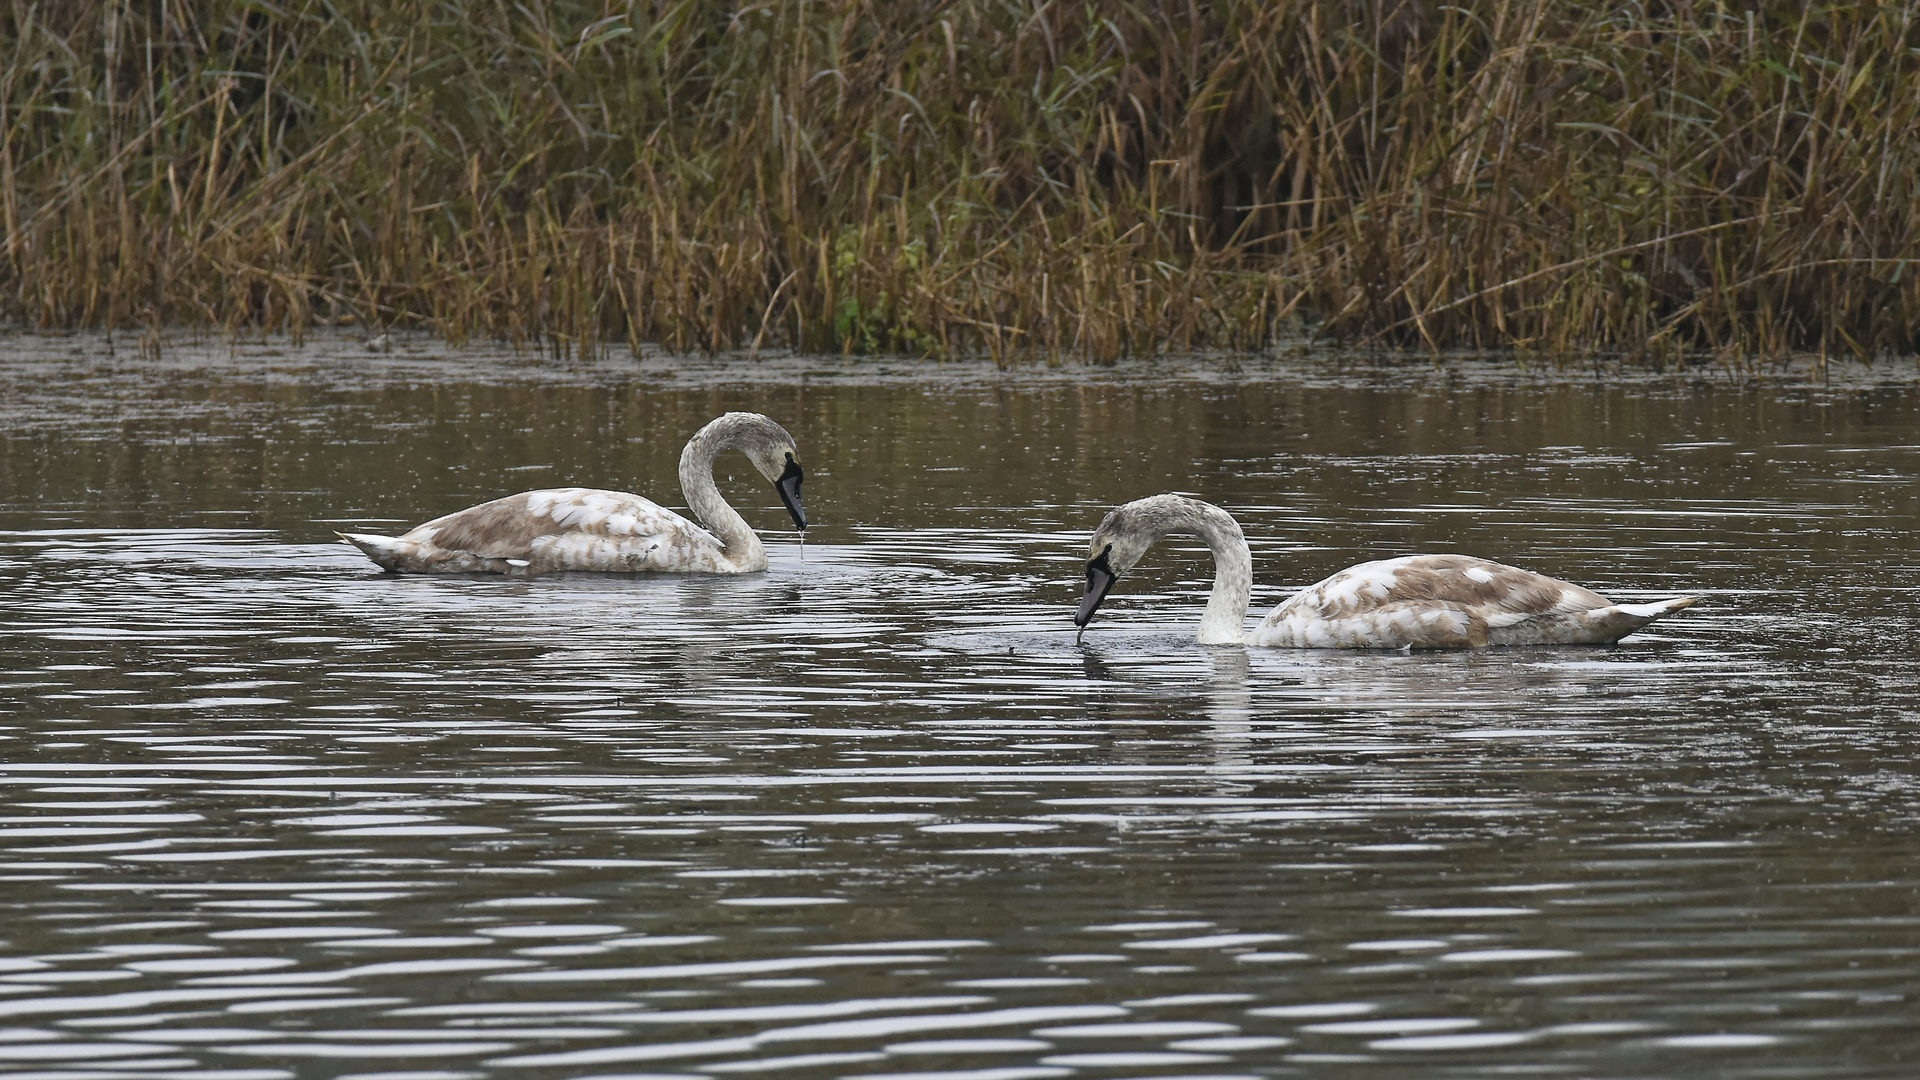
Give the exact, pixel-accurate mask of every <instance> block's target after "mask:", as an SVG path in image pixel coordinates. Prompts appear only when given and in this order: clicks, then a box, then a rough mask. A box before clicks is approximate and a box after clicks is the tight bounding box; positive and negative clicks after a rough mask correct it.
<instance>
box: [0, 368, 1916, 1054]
mask: <svg viewBox="0 0 1920 1080" xmlns="http://www.w3.org/2000/svg"><path fill="white" fill-rule="evenodd" d="M730 408H751V409H756V410H760V411H764V412H767V413H769V414H771V415H772V416H774V417H775V418H777V419H779V420H780V421H782V422H783V423H784V424H785V425H786V426H787V427H788V428H789V429H790V430H791V431H792V432H793V433H794V434H795V436H796V437H797V438H798V440H799V442H800V444H801V447H802V448H803V450H804V452H805V454H806V457H807V464H808V466H809V475H808V481H807V498H808V503H809V509H810V510H811V512H812V516H813V517H814V518H815V519H816V522H817V524H816V527H815V528H813V529H811V530H810V532H809V539H808V542H807V544H806V546H805V549H804V551H803V550H802V548H801V547H800V546H799V545H798V544H797V543H795V542H794V538H793V536H792V534H791V533H790V532H788V531H787V530H786V528H785V524H784V514H783V513H782V512H781V511H780V508H779V505H778V502H777V500H776V499H775V497H774V493H773V492H772V491H771V490H770V489H769V488H768V487H767V485H765V484H764V483H763V482H761V481H760V479H759V478H758V476H757V475H755V474H754V473H753V472H752V470H751V468H750V467H748V466H747V464H746V462H745V459H744V458H737V457H736V458H734V459H731V460H725V461H723V463H722V468H721V486H722V489H723V490H724V491H726V492H727V493H728V494H729V495H730V496H732V497H733V498H734V499H735V501H736V504H737V505H739V506H741V507H742V509H743V512H744V513H745V514H746V516H747V517H748V519H749V520H750V521H752V522H753V523H754V524H755V525H756V526H759V527H761V528H763V529H764V530H766V531H765V534H764V535H766V537H767V538H768V540H769V543H770V546H771V550H772V557H773V568H772V569H771V570H770V571H769V572H767V573H766V574H764V575H756V576H752V577H748V578H744V579H730V580H715V579H704V580H702V579H696V578H674V577H644V578H619V577H606V576H554V577H547V578H537V579H533V580H507V579H497V578H496V579H484V578H467V577H449V578H409V577H391V576H385V575H382V574H380V573H378V572H377V571H376V570H375V568H374V567H372V566H371V565H370V564H369V563H367V561H366V560H365V559H363V558H362V557H360V556H359V555H358V554H357V553H356V552H354V551H352V550H351V549H349V548H347V547H345V546H342V545H340V544H339V543H337V542H333V532H332V530H334V529H336V528H356V529H369V530H375V531H381V530H390V531H398V530H399V529H400V528H401V527H403V526H405V525H408V524H411V523H413V522H417V521H419V520H422V519H424V518H426V517H429V516H433V515H437V514H440V513H443V512H446V511H449V510H453V509H457V508H459V507H461V506H464V505H467V504H470V503H472V502H476V501H479V500H481V499H485V498H490V497H493V496H495V495H499V494H505V493H508V492H511V491H516V490H522V489H525V488H529V487H540V486H558V485H563V484H586V485H593V486H605V487H619V488H625V489H628V490H634V491H638V492H641V493H643V494H646V495H648V496H650V497H653V498H655V499H657V500H659V501H661V502H663V503H667V504H670V505H671V504H677V503H678V502H679V494H678V492H677V490H675V484H674V482H673V479H672V477H673V468H674V463H675V461H676V460H677V458H678V454H679V449H680V445H681V443H682V442H683V441H684V439H685V438H686V436H687V435H688V434H689V433H690V432H692V431H693V430H694V429H695V428H697V427H698V426H699V425H700V424H701V423H703V422H704V421H705V420H707V419H709V418H710V417H712V416H713V415H715V414H717V413H718V412H720V411H723V410H726V409H730ZM0 419H3V421H4V423H3V424H0V598H3V599H0V642H4V644H3V645H0V648H4V664H0V667H3V668H4V671H0V680H3V681H0V709H4V711H3V712H0V912H4V914H5V915H6V921H5V923H4V925H0V1071H8V1070H11V1071H12V1072H13V1073H14V1074H15V1075H19V1076H48V1077H61V1078H65V1080H74V1078H80V1077H98V1078H115V1077H205V1078H209V1080H213V1078H222V1080H252V1078H259V1080H272V1078H279V1077H303V1078H304V1077H341V1076H355V1077H384V1078H388V1080H436V1078H447V1080H452V1078H458V1077H481V1076H485V1077H502V1078H522V1077H524V1078H528V1080H545V1078H558V1077H612V1076H626V1077H633V1076H704V1077H725V1076H731V1075H743V1076H760V1075H779V1076H796V1077H807V1078H813V1077H835V1076H915V1077H936V1076H938V1077H966V1078H975V1080H1020V1078H1027V1077H1035V1078H1039V1077H1067V1076H1077V1077H1128V1076H1156V1077H1172V1076H1184V1077H1199V1076H1293V1075H1314V1076H1319V1075H1328V1076H1332V1075H1338V1076H1354V1077H1380V1078H1387V1077H1392V1078H1401V1077H1405V1078H1409V1080H1411V1078H1416V1077H1421V1078H1424V1077H1484V1076H1575V1077H1587V1076H1593V1077H1667V1076H1673V1077H1696V1076H1713V1077H1756V1078H1759V1077H1906V1076H1911V1075H1913V1074H1914V1070H1915V1069H1916V1068H1920V1065H1916V1061H1917V1060H1920V891H1917V889H1920V836H1917V835H1916V832H1917V831H1920V830H1917V829H1916V824H1917V822H1920V780H1917V777H1920V770H1916V767H1915V761H1914V759H1915V753H1916V750H1920V674H1916V659H1917V657H1916V652H1917V651H1920V650H1917V649H1916V644H1917V642H1920V604H1917V602H1916V601H1920V591H1917V588H1916V580H1917V579H1916V570H1917V569H1920V552H1917V551H1916V548H1917V542H1916V528H1917V527H1920V498H1917V497H1916V495H1917V493H1916V478H1917V477H1920V389H1916V387H1915V385H1914V384H1913V382H1912V381H1911V379H1910V377H1907V375H1906V374H1905V373H1902V372H1894V373H1892V374H1888V373H1886V372H1881V373H1877V374H1874V375H1873V377H1871V378H1867V377H1856V378H1854V379H1853V380H1852V381H1851V382H1841V383H1837V384H1831V385H1819V384H1806V383H1800V382H1795V381H1791V380H1781V379H1763V380H1759V381H1743V380H1737V379H1731V378H1728V377H1726V376H1725V375H1724V374H1722V375H1712V376H1704V377H1699V378H1692V377H1643V378H1633V379H1610V380H1608V379H1602V380H1596V379H1595V378H1594V377H1593V376H1591V375H1585V376H1582V375H1575V374H1566V373H1557V374H1552V373H1550V374H1537V373H1529V372H1525V371H1517V370H1514V369H1512V368H1510V367H1506V366H1500V365H1493V366H1481V367H1474V366H1471V365H1457V366H1454V367H1452V368H1449V369H1436V368H1434V367H1432V366H1429V365H1428V364H1426V363H1425V362H1424V361H1410V362H1405V363H1403V364H1400V365H1398V366H1396V365H1395V364H1387V363H1377V364H1373V365H1371V366H1357V367H1356V366H1342V365H1340V364H1336V363H1333V362H1330V361H1320V360H1315V359H1312V358H1308V359H1303V360H1296V361H1290V362H1286V363H1280V362H1273V363H1266V362H1261V363H1254V362H1242V363H1230V362H1225V361H1206V362H1196V363H1193V364H1190V365H1161V366H1146V365H1142V366H1137V367H1130V368H1120V369H1112V370H1104V369H1103V370H1098V371H1093V372H1088V371H1084V370H1074V369H1037V370H1034V371H1028V372H1016V373H1010V374H1001V373H996V372H994V371H992V370H991V369H984V368H978V367H970V366H964V365H960V366H950V367H932V366H919V365H910V364H886V363H860V362H844V361H840V360H837V359H836V360H826V361H820V362H817V363H816V362H805V361H793V360H781V361H776V362H770V363H766V364H763V365H755V366H752V367H744V366H741V365H738V364H736V365H732V366H729V365H724V364H715V363H710V362H688V363H685V364H681V363H678V362H675V361H671V360H651V361H648V362H646V363H635V362H631V361H621V360H607V361H603V362H596V363H591V364H553V363H540V362H536V361H535V360H534V359H533V358H530V357H519V358H515V357H512V356H478V355H475V354H452V353H449V352H448V351H447V350H446V349H444V348H443V347H440V346H437V345H426V344H418V345H409V346H408V348H407V349H403V350H402V352H401V353H400V354H397V355H392V356H381V357H370V356H367V355H365V354H363V353H360V352H359V351H358V346H356V345H353V344H352V343H348V342H336V343H333V344H331V345H329V344H327V343H321V344H318V345H314V346H310V347H307V348H301V349H296V348H267V347H241V348H239V349H229V348H227V347H224V346H222V347H219V348H205V349H191V348H183V349H179V350H175V351H172V352H170V353H168V354H167V355H166V356H164V357H163V358H162V359H161V360H159V361H158V362H141V361H139V360H137V359H135V358H133V357H130V356H128V355H127V354H126V353H125V352H124V351H123V352H122V353H121V354H120V355H119V356H117V357H116V356H111V355H108V353H107V352H106V350H105V347H104V343H101V342H95V341H86V340H59V341H48V340H42V339H31V338H12V339H6V340H0ZM1167 490H1180V491H1187V492H1191V493H1194V494H1197V495H1199V496H1202V497H1205V498H1208V499H1210V500H1213V501H1215V502H1218V503H1220V504H1221V505H1224V506H1226V507H1228V508H1229V509H1230V510H1232V511H1233V512H1234V513H1235V515H1236V516H1238V517H1239V519H1240V521H1241V523H1242V524H1243V526H1244V527H1245V529H1246V531H1247V534H1248V537H1249V539H1250V541H1251V542H1252V544H1253V547H1254V554H1255V569H1256V575H1257V577H1258V579H1259V581H1260V582H1261V583H1262V586H1263V587H1262V588H1260V589H1258V590H1257V592H1256V605H1257V606H1258V607H1259V608H1261V609H1265V608H1266V607H1268V606H1270V605H1271V604H1273V603H1274V602H1277V601H1278V600H1279V599H1281V598H1282V597H1284V596H1285V595H1286V593H1287V592H1288V590H1290V589H1293V588H1297V587H1299V586H1300V585H1303V584H1306V583H1308V582H1310V581H1312V580H1315V579H1317V578H1318V577H1321V576H1324V575H1325V574H1327V573H1330V572H1332V571H1333V570H1336V569H1338V568H1340V567H1342V566H1345V565H1347V564H1349V563H1352V562H1356V561H1359V560H1361V559H1363V558H1368V557H1376V556H1382V555H1387V554H1399V553H1406V552H1410V551H1422V550H1463V551H1468V552H1472V553H1475V554H1480V555H1485V556H1489V557H1492V558H1497V559H1502V560H1505V561H1510V562H1515V563H1519V564H1521V565H1524V566H1528V567H1530V568H1533V569H1538V570H1541V571H1545V572H1548V573H1552V574H1555V575H1557V576H1561V577H1566V578H1571V579H1574V580H1577V581H1580V582H1582V583H1584V584H1588V585H1591V586H1593V587H1595V588H1597V589H1599V590H1601V591H1602V592H1606V593H1609V594H1610V595H1613V596H1615V597H1616V598H1619V599H1650V598H1654V597H1658V596H1663V595H1671V594H1673V593H1675V592H1680V591H1686V592H1692V593H1698V594H1700V595H1702V596H1703V597H1705V599H1704V601H1703V602H1702V603H1701V604H1700V605H1699V606H1698V607H1696V608H1695V609H1693V610H1692V611H1689V612H1687V613H1685V614H1684V615H1682V616H1679V617H1676V618H1674V619H1672V620H1670V621H1668V622H1665V623H1662V624H1660V625H1659V627H1657V628H1656V632H1647V633H1642V634H1639V635H1636V636H1634V637H1632V638H1629V639H1628V640H1627V641H1626V642H1625V643H1624V644H1623V645H1621V646H1620V647H1618V648H1614V649H1599V650H1577V649H1573V650H1569V649H1563V650H1551V649H1516V650H1507V651H1489V652H1481V653H1473V654H1411V655H1408V654H1397V653H1386V654H1364V653H1317V652H1286V651H1251V652H1250V651H1247V650H1242V649H1218V648H1214V649H1202V648H1200V647H1198V646H1196V645H1195V644H1194V643H1193V631H1194V628H1195V625H1196V624H1197V621H1198V614H1199V607H1200V603H1201V599H1202V597H1203V595H1204V589H1205V586H1206V583H1207V580H1208V578H1209V576H1210V574H1209V567H1208V564H1207V562H1206V553H1205V550H1204V548H1202V547H1200V546H1199V545H1198V544H1197V542H1191V541H1177V542H1172V543H1168V544H1163V545H1161V546H1160V547H1158V548H1156V549H1155V551H1154V553H1153V554H1152V555H1150V556H1149V559H1148V563H1147V565H1146V566H1145V568H1144V569H1143V571H1142V572H1141V573H1140V574H1139V575H1138V576H1136V577H1133V578H1130V579H1129V580H1128V581H1126V582H1123V583H1122V585H1121V587H1120V589H1119V590H1118V591H1117V592H1116V593H1115V596H1114V598H1113V599H1112V600H1110V601H1109V604H1108V611H1106V612H1103V615H1102V618H1101V621H1099V622H1098V623H1096V624H1095V626H1094V627H1093V629H1092V631H1091V632H1090V633H1089V634H1088V635H1087V638H1086V641H1085V644H1084V646H1083V647H1076V646H1075V644H1074V639H1073V634H1072V630H1071V624H1070V621H1069V617H1070V615H1071V612H1072V608H1073V605H1074V603H1075V602H1076V601H1077V599H1078V595H1079V592H1078V590H1079V571H1080V566H1081V560H1082V559H1084V557H1085V555H1084V552H1085V537H1086V534H1087V532H1088V531H1089V530H1090V529H1091V527H1092V526H1093V525H1094V524H1095V523H1096V522H1097V521H1098V520H1099V517H1100V515H1101V514H1102V513H1103V512H1104V511H1105V510H1106V509H1107V508H1108V507H1110V506H1112V505H1113V504H1115V503H1117V502H1121V501H1124V500H1127V499H1131V498H1135V497H1138V496H1141V495H1145V494H1151V493H1155V492H1159V491H1167Z"/></svg>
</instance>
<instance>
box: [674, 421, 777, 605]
mask: <svg viewBox="0 0 1920 1080" xmlns="http://www.w3.org/2000/svg"><path fill="white" fill-rule="evenodd" d="M754 419H757V418H756V417H753V415H752V414H750V413H728V414H726V415H725V416H722V417H720V418H719V419H717V420H714V421H713V422H712V423H710V424H708V425H707V426H706V427H703V428H701V429H700V430H699V431H696V432H694V433H693V438H691V439H688V440H687V445H686V448H685V449H684V450H681V451H680V493H681V494H682V495H684V496H685V497H686V500H687V509H689V510H691V511H693V516H694V517H695V518H696V519H698V520H699V522H700V524H702V525H705V526H706V527H707V531H708V532H711V533H712V534H713V535H714V537H715V538H716V539H718V540H719V541H720V550H721V552H722V553H723V554H724V555H725V556H726V558H727V561H729V562H732V563H736V564H740V565H756V564H757V565H759V566H761V567H765V566H766V563H767V549H766V546H765V545H764V544H762V543H761V542H760V536H759V534H757V533H755V532H754V531H753V527H752V526H751V525H748V524H747V519H746V518H743V517H741V516H740V512H739V511H738V510H735V509H734V508H733V507H732V506H729V505H728V504H727V500H726V499H725V498H723V497H721V495H720V488H719V486H718V485H717V484H715V483H714V482H713V463H714V460H715V459H716V458H718V457H719V456H720V455H721V454H722V453H724V452H725V451H727V450H730V449H732V448H734V447H735V446H738V445H739V444H740V443H741V441H742V440H743V439H745V438H746V437H747V436H748V434H749V430H750V428H751V427H752V421H753V420H754Z"/></svg>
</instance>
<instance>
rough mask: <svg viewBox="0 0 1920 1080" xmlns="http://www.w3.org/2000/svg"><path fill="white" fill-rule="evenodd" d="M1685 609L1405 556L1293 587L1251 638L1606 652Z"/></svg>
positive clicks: (1522, 573) (1284, 642)
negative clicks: (1602, 648) (1602, 647)
mask: <svg viewBox="0 0 1920 1080" xmlns="http://www.w3.org/2000/svg"><path fill="white" fill-rule="evenodd" d="M1692 603H1693V598H1691V597H1682V598H1679V599H1676V600H1666V601H1660V602H1658V603H1652V604H1615V603H1613V602H1612V601H1610V600H1608V599H1607V598H1606V597H1604V596H1601V595H1600V594H1599V593H1596V592H1594V591H1593V590H1591V589H1584V588H1581V587H1580V586H1578V585H1574V584H1571V583H1569V582H1565V581H1561V580H1559V579H1558V578H1550V577H1547V576H1545V575H1544V574H1536V573H1533V572H1531V571H1527V570H1521V569H1519V568H1517V567H1512V566H1507V565H1505V564H1503V563H1497V562H1491V561H1489V560H1486V559H1476V558H1473V557H1472V556H1468V555H1407V556H1402V557H1400V558H1397V559H1380V560H1377V561H1374V562H1365V563H1361V564H1359V565H1357V566H1351V567H1348V568H1347V569H1345V570H1342V571H1340V572H1339V573H1337V574H1335V575H1333V576H1332V577H1330V578H1327V579H1326V580H1325V581H1322V582H1320V583H1318V584H1316V585H1310V586H1308V587H1307V588H1305V589H1302V590H1301V591H1300V592H1299V593H1297V594H1295V595H1294V597H1293V598H1292V599H1290V600H1288V601H1287V602H1286V603H1284V604H1282V605H1280V607H1279V608H1277V609H1276V610H1275V611H1274V612H1273V614H1272V615H1269V616H1268V617H1267V618H1266V620H1265V621H1263V622H1262V623H1261V624H1260V626H1259V627H1257V628H1256V629H1255V630H1254V633H1253V641H1254V643H1255V644H1258V645H1279V646H1293V647H1304V648H1362V649H1366V648H1375V649H1378V648H1388V649H1393V648H1406V647H1409V646H1411V647H1413V648H1431V649H1457V648H1477V647H1479V646H1483V645H1531V644H1606V643H1610V642H1614V641H1618V640H1619V639H1620V638H1622V637H1625V636H1626V635H1627V634H1629V633H1632V632H1633V631H1634V630H1637V629H1639V628H1640V627H1642V626H1645V625H1646V624H1648V623H1650V622H1652V621H1653V620H1655V619H1657V618H1660V617H1661V616H1662V615H1666V614H1669V613H1671V612H1674V611H1678V610H1680V609H1681V608H1684V607H1687V606H1689V605H1691V604H1692Z"/></svg>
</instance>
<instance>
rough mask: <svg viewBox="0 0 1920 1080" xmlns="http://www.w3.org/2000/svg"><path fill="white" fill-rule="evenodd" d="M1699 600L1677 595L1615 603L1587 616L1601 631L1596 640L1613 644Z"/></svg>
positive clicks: (1693, 597)
mask: <svg viewBox="0 0 1920 1080" xmlns="http://www.w3.org/2000/svg"><path fill="white" fill-rule="evenodd" d="M1699 602H1700V598H1699V597H1697V596H1676V597H1674V598H1673V599H1671V600H1655V601H1654V602H1653V603H1651V604H1615V605H1613V606H1612V607H1609V608H1601V609H1600V610H1598V611H1592V612H1588V613H1587V618H1588V619H1589V620H1591V621H1592V623H1593V625H1594V627H1595V629H1597V630H1598V631H1599V636H1598V637H1596V638H1595V639H1594V640H1595V641H1597V642H1601V643H1607V644H1611V643H1612V642H1615V641H1619V640H1620V639H1621V638H1623V637H1626V636H1627V635H1628V634H1631V633H1633V632H1634V631H1635V630H1638V629H1640V628H1641V627H1643V626H1646V625H1647V624H1648V623H1650V622H1653V621H1654V620H1655V619H1663V618H1665V617H1667V616H1668V615H1671V614H1673V613H1674V612H1676V611H1681V610H1684V609H1686V608H1690V607H1692V606H1693V605H1695V604H1697V603H1699Z"/></svg>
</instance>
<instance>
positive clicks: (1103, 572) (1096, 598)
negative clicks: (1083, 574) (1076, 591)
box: [1073, 544, 1117, 633]
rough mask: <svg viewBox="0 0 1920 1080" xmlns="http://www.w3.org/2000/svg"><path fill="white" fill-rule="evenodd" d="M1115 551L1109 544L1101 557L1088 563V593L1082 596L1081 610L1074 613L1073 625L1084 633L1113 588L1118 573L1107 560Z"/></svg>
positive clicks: (1101, 553)
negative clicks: (1109, 590)
mask: <svg viewBox="0 0 1920 1080" xmlns="http://www.w3.org/2000/svg"><path fill="white" fill-rule="evenodd" d="M1111 551H1113V545H1112V544H1108V545H1107V546H1106V548H1105V549H1103V550H1102V551H1101V552H1100V557H1099V558H1097V559H1094V560H1093V561H1092V562H1089V563H1088V564H1087V594H1086V595H1085V596H1083V597H1081V598H1080V610H1079V611H1076V612H1074V613H1073V625H1075V626H1077V627H1079V628H1080V629H1081V632H1082V633H1084V632H1085V631H1086V628H1087V624H1088V623H1090V622H1092V621H1093V613H1094V612H1096V611H1099V610H1100V601H1102V600H1105V599H1106V598H1107V590H1108V589H1111V588H1113V583H1114V581H1115V580H1116V579H1117V575H1116V574H1114V572H1113V565H1112V564H1111V563H1109V562H1107V555H1108V553H1110V552H1111Z"/></svg>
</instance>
